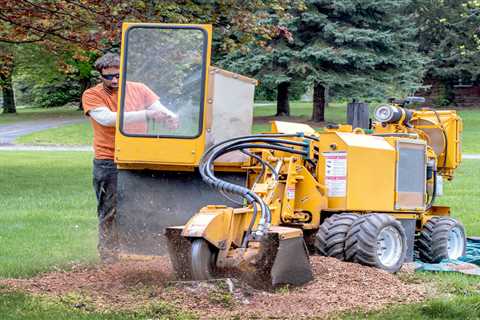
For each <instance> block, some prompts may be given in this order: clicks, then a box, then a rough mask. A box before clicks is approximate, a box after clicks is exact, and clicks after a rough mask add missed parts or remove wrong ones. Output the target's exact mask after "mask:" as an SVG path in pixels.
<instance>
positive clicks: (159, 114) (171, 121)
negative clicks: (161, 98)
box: [146, 109, 179, 130]
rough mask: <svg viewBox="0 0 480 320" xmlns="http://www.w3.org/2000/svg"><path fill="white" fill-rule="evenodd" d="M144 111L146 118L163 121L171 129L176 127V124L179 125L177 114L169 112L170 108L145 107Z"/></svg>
mask: <svg viewBox="0 0 480 320" xmlns="http://www.w3.org/2000/svg"><path fill="white" fill-rule="evenodd" d="M146 112H147V118H148V119H152V120H154V121H162V122H165V125H166V126H167V128H169V129H172V130H174V129H178V126H179V120H178V115H176V114H175V113H173V112H171V111H170V110H168V109H166V110H157V109H147V110H146Z"/></svg>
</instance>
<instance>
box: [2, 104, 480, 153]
mask: <svg viewBox="0 0 480 320" xmlns="http://www.w3.org/2000/svg"><path fill="white" fill-rule="evenodd" d="M375 106H376V104H371V106H370V109H371V110H373V109H374V108H375ZM290 107H291V116H292V117H291V118H288V117H282V118H281V119H280V120H282V121H297V122H307V121H309V119H310V117H311V113H312V104H311V103H310V102H292V103H291V105H290ZM346 108H347V105H346V103H330V104H329V107H328V108H327V109H326V111H325V118H326V122H327V123H329V122H331V123H345V122H346ZM75 109H76V107H75ZM75 109H73V108H72V107H62V108H52V109H39V108H36V109H20V111H19V114H18V116H12V115H0V125H1V124H4V123H7V122H12V121H23V120H32V119H36V118H48V117H55V116H60V117H78V116H79V111H78V110H75ZM275 112H276V105H275V104H274V103H272V104H269V105H256V106H255V108H254V117H255V119H254V124H253V132H254V133H259V132H266V131H269V130H270V124H269V121H271V120H273V119H274V117H273V116H274V115H275ZM458 112H459V114H460V116H461V117H462V119H463V121H464V132H463V135H462V149H463V153H480V145H479V144H478V143H477V141H478V138H479V137H480V108H479V109H461V110H459V111H458ZM311 125H312V126H313V127H314V128H315V129H319V128H321V126H322V125H323V124H318V126H316V125H315V124H311ZM92 141H93V133H92V129H91V127H90V124H89V123H88V121H85V122H83V123H79V124H71V125H66V126H62V127H59V128H54V129H47V130H44V131H39V132H34V133H31V134H28V135H25V136H23V137H20V138H19V139H17V140H16V142H17V143H23V144H40V145H90V144H91V143H92Z"/></svg>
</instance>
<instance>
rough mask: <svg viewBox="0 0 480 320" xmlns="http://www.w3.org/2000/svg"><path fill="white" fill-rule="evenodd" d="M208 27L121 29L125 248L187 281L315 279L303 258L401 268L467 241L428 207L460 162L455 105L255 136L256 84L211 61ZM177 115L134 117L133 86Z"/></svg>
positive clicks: (119, 144) (400, 108) (454, 253)
mask: <svg viewBox="0 0 480 320" xmlns="http://www.w3.org/2000/svg"><path fill="white" fill-rule="evenodd" d="M210 47H211V27H210V26H208V25H167V24H124V26H123V42H122V66H121V79H120V94H119V102H120V103H119V106H120V110H119V112H118V113H119V121H118V122H117V123H118V124H117V136H116V155H115V157H116V162H117V164H118V167H119V169H120V173H119V177H118V217H119V219H118V229H119V231H120V241H121V244H122V247H121V250H122V251H123V252H124V253H125V254H126V255H164V254H167V253H168V254H169V256H170V259H171V261H172V264H173V267H174V270H175V272H176V274H177V276H178V277H179V278H181V279H193V280H205V279H211V278H215V277H218V276H222V275H223V274H225V272H232V271H233V272H236V273H237V274H238V275H239V276H241V277H244V278H246V279H249V280H252V281H253V282H255V283H256V284H259V285H261V284H267V285H274V286H275V285H278V284H293V285H300V284H303V283H306V282H308V281H310V280H311V279H312V270H311V267H310V263H309V255H310V254H321V255H324V256H330V257H335V258H337V259H340V260H345V261H351V262H357V263H360V264H363V265H367V266H372V267H376V268H381V269H384V270H386V271H389V272H396V271H398V270H399V269H400V267H401V266H402V265H403V263H404V262H406V261H412V260H413V259H414V256H415V255H417V256H418V258H420V259H421V260H423V261H427V262H438V261H440V260H442V259H444V258H458V257H459V256H461V255H463V254H464V252H465V246H466V240H465V239H466V237H465V230H464V227H463V226H462V224H461V223H460V222H458V221H457V220H455V219H453V218H451V217H450V208H448V207H445V206H439V205H435V200H436V199H437V197H438V196H440V195H442V192H443V187H442V186H443V180H451V179H452V178H453V172H454V170H455V169H456V168H457V166H458V165H459V163H460V161H461V143H460V134H461V131H462V121H461V119H460V118H459V116H458V115H457V114H456V112H455V111H454V110H434V109H413V108H409V103H411V102H415V99H414V98H410V99H406V100H403V101H392V102H391V103H390V104H386V105H382V106H380V107H378V108H377V109H376V110H375V114H374V118H375V119H374V120H373V121H372V122H371V125H370V127H369V128H363V129H362V128H354V127H352V126H351V125H336V126H330V127H327V128H325V129H324V130H323V131H315V130H313V129H312V128H311V127H309V126H307V125H304V124H297V123H288V122H281V121H274V122H273V123H272V127H271V131H270V132H269V133H264V134H253V135H252V134H251V128H252V117H253V93H254V88H255V85H256V81H255V80H253V79H250V78H247V77H244V76H241V75H238V74H235V73H231V72H228V71H224V70H221V69H218V68H214V67H211V66H210ZM129 82H140V83H143V84H145V85H146V86H148V87H149V88H150V89H151V90H152V91H154V92H155V93H156V94H157V95H158V96H159V99H160V101H161V102H162V104H163V105H164V106H166V107H167V108H168V109H170V111H171V112H174V113H176V114H177V115H178V117H179V119H180V123H179V125H178V127H177V128H168V126H166V125H164V124H162V123H158V122H153V121H149V123H147V124H146V125H145V126H139V125H136V126H135V125H131V124H130V123H128V122H127V121H126V120H125V119H126V118H127V117H125V113H127V112H129V111H131V110H127V108H126V107H125V106H124V100H125V95H127V94H128V83H129Z"/></svg>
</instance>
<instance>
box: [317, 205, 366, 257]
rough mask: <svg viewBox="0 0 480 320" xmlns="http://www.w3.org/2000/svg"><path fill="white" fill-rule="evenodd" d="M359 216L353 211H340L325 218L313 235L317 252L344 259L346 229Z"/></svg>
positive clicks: (348, 228)
mask: <svg viewBox="0 0 480 320" xmlns="http://www.w3.org/2000/svg"><path fill="white" fill-rule="evenodd" d="M359 217H360V216H359V215H357V214H353V213H341V214H335V215H333V216H331V217H329V218H327V219H325V221H324V222H323V223H322V224H321V225H320V228H319V229H318V232H317V234H316V236H315V248H316V249H317V252H318V253H319V254H320V255H322V256H326V257H334V258H337V259H339V260H342V261H344V260H345V240H346V238H347V233H348V230H350V228H351V226H352V224H353V223H354V222H355V221H356V220H357V219H358V218H359Z"/></svg>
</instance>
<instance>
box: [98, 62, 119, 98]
mask: <svg viewBox="0 0 480 320" xmlns="http://www.w3.org/2000/svg"><path fill="white" fill-rule="evenodd" d="M95 69H97V71H98V72H100V75H101V77H102V82H103V85H104V86H105V87H106V88H108V89H110V90H114V91H115V90H117V89H118V81H119V78H120V76H119V74H120V56H119V55H118V54H115V53H107V54H105V55H103V56H102V57H100V58H99V59H98V60H97V61H95Z"/></svg>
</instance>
